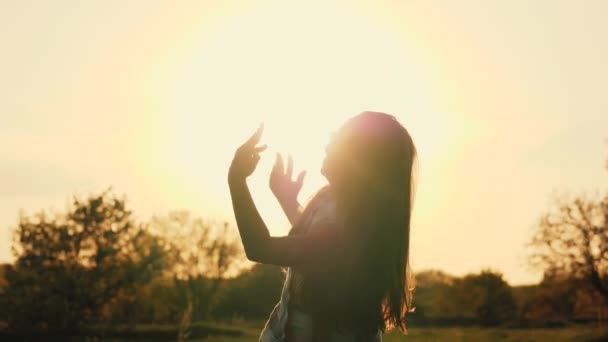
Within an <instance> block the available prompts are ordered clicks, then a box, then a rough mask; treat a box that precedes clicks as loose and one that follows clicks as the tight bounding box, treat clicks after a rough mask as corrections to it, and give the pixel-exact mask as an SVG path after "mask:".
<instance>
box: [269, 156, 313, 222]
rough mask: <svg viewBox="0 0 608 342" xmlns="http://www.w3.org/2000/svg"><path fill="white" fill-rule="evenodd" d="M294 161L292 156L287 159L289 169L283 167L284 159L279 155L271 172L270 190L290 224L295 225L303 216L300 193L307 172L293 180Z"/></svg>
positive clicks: (301, 173)
mask: <svg viewBox="0 0 608 342" xmlns="http://www.w3.org/2000/svg"><path fill="white" fill-rule="evenodd" d="M292 173H293V159H292V158H291V155H290V156H288V158H287V169H286V170H285V169H284V167H283V157H282V156H281V154H280V153H277V158H276V161H275V163H274V166H273V167H272V171H271V172H270V180H269V185H270V190H272V193H273V194H274V196H275V197H276V198H277V200H278V201H279V204H280V205H281V208H282V209H283V212H284V213H285V215H286V216H287V219H288V220H289V223H291V225H295V224H296V222H297V221H298V220H299V218H300V215H302V211H303V209H302V206H301V205H300V203H299V202H298V193H299V192H300V190H301V189H302V184H303V183H304V176H305V175H306V171H302V172H300V173H299V174H298V177H297V179H295V180H292V179H291V178H292Z"/></svg>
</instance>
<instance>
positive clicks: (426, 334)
mask: <svg viewBox="0 0 608 342" xmlns="http://www.w3.org/2000/svg"><path fill="white" fill-rule="evenodd" d="M241 328H242V330H243V331H244V335H243V336H240V337H219V336H212V337H208V338H207V339H199V340H194V341H208V342H245V341H257V338H258V334H259V332H260V329H261V328H260V325H258V324H252V323H248V324H243V326H242V327H241ZM383 341H384V342H397V341H408V342H409V341H467V342H468V341H472V342H476V341H512V342H525V341H534V342H537V341H541V342H542V341H551V342H560V341H596V342H599V341H608V325H604V326H603V327H600V326H598V325H580V326H570V327H566V328H551V329H505V328H476V327H466V328H411V329H410V332H409V334H408V335H406V336H404V335H402V334H400V333H396V332H391V333H387V334H385V336H384V338H383Z"/></svg>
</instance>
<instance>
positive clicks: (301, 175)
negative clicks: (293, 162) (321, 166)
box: [296, 171, 306, 186]
mask: <svg viewBox="0 0 608 342" xmlns="http://www.w3.org/2000/svg"><path fill="white" fill-rule="evenodd" d="M304 176H306V171H302V172H300V173H299V174H298V180H297V181H296V183H297V184H298V186H302V184H304Z"/></svg>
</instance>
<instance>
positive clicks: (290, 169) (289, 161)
mask: <svg viewBox="0 0 608 342" xmlns="http://www.w3.org/2000/svg"><path fill="white" fill-rule="evenodd" d="M292 173H293V158H291V154H290V155H288V156H287V171H285V175H286V176H287V178H288V179H291V175H292Z"/></svg>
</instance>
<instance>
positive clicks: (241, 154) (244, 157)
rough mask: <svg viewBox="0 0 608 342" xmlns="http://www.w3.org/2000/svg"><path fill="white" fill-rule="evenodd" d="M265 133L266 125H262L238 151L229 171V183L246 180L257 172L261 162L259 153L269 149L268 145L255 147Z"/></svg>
mask: <svg viewBox="0 0 608 342" xmlns="http://www.w3.org/2000/svg"><path fill="white" fill-rule="evenodd" d="M263 131H264V124H263V123H262V124H260V126H259V127H258V129H257V130H256V131H255V133H253V135H252V136H251V137H250V138H249V139H247V141H245V143H244V144H243V145H241V146H240V147H239V148H238V149H237V150H236V152H235V153H234V158H233V159H232V164H230V170H229V171H228V182H232V181H240V180H245V179H246V178H247V177H249V176H250V175H251V174H252V173H253V171H255V168H256V167H257V165H258V161H259V160H260V155H259V153H260V152H262V151H264V150H265V149H266V147H267V146H266V145H262V146H258V147H256V146H255V145H256V144H257V143H258V142H259V141H260V138H261V137H262V132H263Z"/></svg>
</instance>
